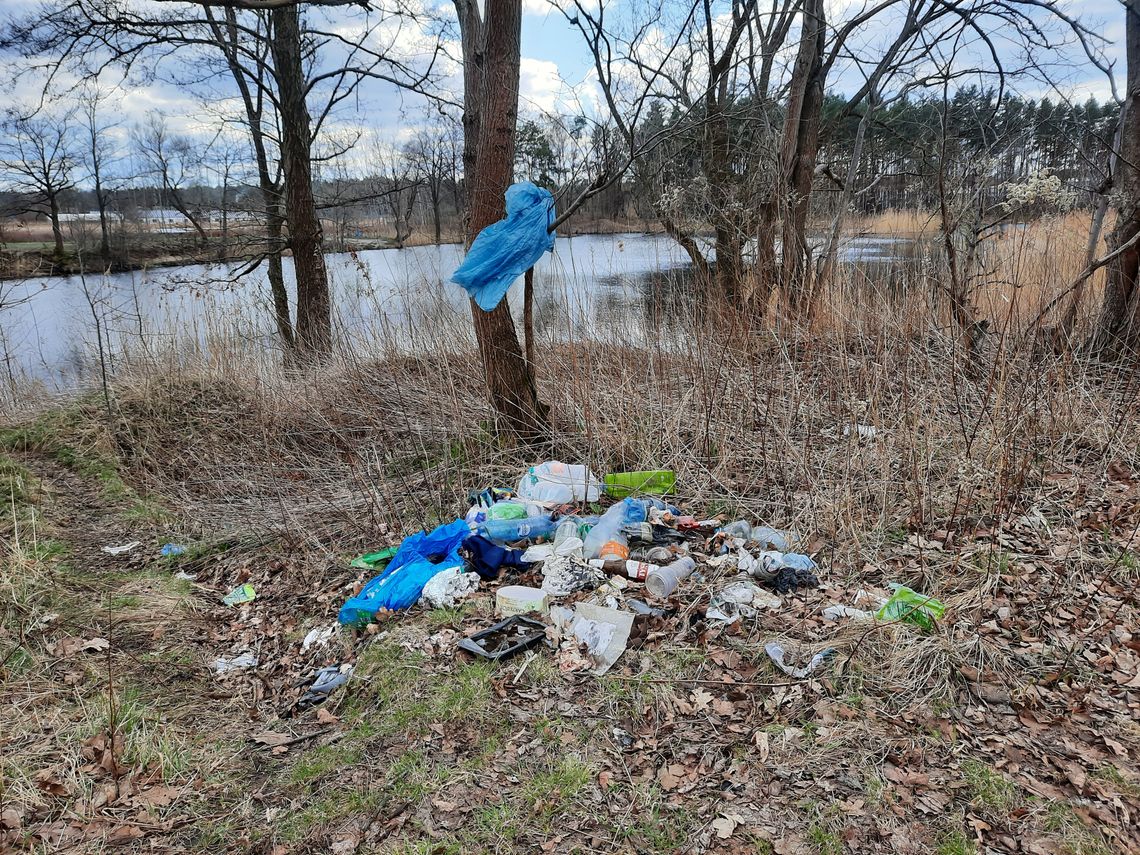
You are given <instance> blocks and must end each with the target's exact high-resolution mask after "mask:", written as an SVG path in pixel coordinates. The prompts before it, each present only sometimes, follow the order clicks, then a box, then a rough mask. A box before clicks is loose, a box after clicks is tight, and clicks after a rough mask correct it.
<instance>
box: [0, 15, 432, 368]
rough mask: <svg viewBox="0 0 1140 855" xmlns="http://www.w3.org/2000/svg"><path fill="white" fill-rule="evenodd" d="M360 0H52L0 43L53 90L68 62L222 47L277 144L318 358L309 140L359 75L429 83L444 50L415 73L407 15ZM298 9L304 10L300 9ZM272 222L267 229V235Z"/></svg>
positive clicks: (300, 322) (90, 63) (312, 355)
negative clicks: (325, 15) (324, 15)
mask: <svg viewBox="0 0 1140 855" xmlns="http://www.w3.org/2000/svg"><path fill="white" fill-rule="evenodd" d="M355 5H357V4H349V3H347V2H346V0H284V2H278V1H277V0H198V2H193V1H192V0H168V2H163V3H159V4H150V5H141V6H140V5H138V4H135V3H132V2H130V0H49V2H47V3H46V4H44V5H43V6H40V7H39V8H37V10H36V11H34V12H33V13H31V14H30V15H28V16H27V17H25V18H22V19H18V20H15V21H13V22H10V23H9V24H8V25H7V26H5V27H4V28H3V30H0V49H7V50H16V51H19V52H20V53H21V54H23V55H24V56H25V57H28V58H38V59H39V60H40V62H39V64H38V65H37V66H35V67H34V68H33V70H35V71H41V72H43V73H45V74H46V75H47V78H48V88H49V89H50V87H51V85H52V84H53V83H54V80H55V75H56V70H57V69H58V68H60V67H64V66H65V65H66V66H68V67H72V68H75V69H77V70H79V71H80V72H81V73H83V74H87V75H93V76H94V75H97V74H98V73H99V72H100V71H102V70H103V69H105V68H107V67H108V66H110V65H117V66H119V67H121V68H124V69H126V70H128V71H130V70H132V69H135V68H136V66H137V67H138V68H139V69H140V73H141V74H144V75H145V74H153V73H154V71H153V68H146V63H145V62H140V60H142V59H144V58H149V59H152V60H158V61H159V62H161V61H162V60H164V59H165V58H167V57H170V56H173V55H176V54H177V55H180V56H183V57H185V55H186V54H187V52H189V53H190V54H191V55H193V56H195V57H197V56H199V55H200V54H201V52H203V51H205V52H206V53H209V54H210V55H213V56H216V55H217V54H216V53H214V52H215V51H219V50H220V51H221V53H222V56H223V58H224V60H225V62H226V64H227V66H228V67H229V69H230V71H231V73H232V75H233V76H234V77H235V83H236V79H237V78H239V77H240V78H243V83H238V84H236V85H237V86H238V89H239V94H241V97H242V101H243V108H244V109H245V111H246V114H247V119H248V124H249V127H250V128H251V129H252V128H253V127H254V126H255V125H256V126H260V127H261V128H262V140H263V142H264V139H265V138H266V137H273V138H274V139H275V141H276V145H277V149H278V156H279V168H280V173H281V176H282V187H281V192H280V194H279V197H280V198H279V200H278V202H277V204H276V208H275V210H276V211H277V212H279V214H280V216H281V217H282V218H283V219H284V222H285V224H286V225H287V229H288V241H287V243H288V246H289V248H290V249H292V252H293V257H294V267H295V270H296V279H297V319H296V327H295V343H296V350H297V354H298V356H299V357H301V358H303V359H308V360H314V359H320V358H322V357H323V356H324V355H326V354H328V352H329V351H330V349H331V347H332V326H331V301H330V296H329V285H328V274H327V270H326V268H325V263H324V256H323V248H322V232H321V222H320V218H319V216H318V213H317V200H316V198H315V196H314V193H313V171H312V160H313V143H314V140H315V139H316V137H317V136H318V134H319V132H320V130H321V127H322V126H323V125H324V123H325V121H326V120H327V119H328V118H329V116H330V115H332V114H333V111H334V110H335V109H336V107H337V106H338V105H339V104H341V103H343V102H344V101H345V100H347V99H349V98H352V97H353V95H354V94H355V93H356V91H357V89H358V87H359V85H360V83H361V81H363V80H367V79H378V80H383V81H386V82H388V83H391V84H393V85H396V86H400V87H404V88H410V89H419V90H422V89H425V87H426V86H427V84H428V83H429V82H430V81H431V80H432V79H433V76H434V75H435V71H434V68H435V62H436V59H437V58H438V56H439V55H440V52H441V47H440V44H439V42H438V41H436V43H435V44H434V46H429V47H428V48H427V50H425V51H423V52H422V53H423V56H422V57H421V58H419V59H418V60H417V62H416V66H415V67H414V68H413V67H412V65H411V64H409V63H408V62H406V61H405V60H404V59H403V58H401V57H400V55H399V53H398V47H397V46H398V45H399V44H400V43H401V38H402V37H403V32H402V30H401V27H400V26H399V25H398V24H399V21H400V20H401V18H402V17H403V16H404V15H405V14H406V12H405V10H403V9H402V8H401V7H398V6H397V7H395V8H392V9H377V10H376V11H378V12H379V14H375V13H374V11H373V9H372V8H371V7H370V6H369V4H360V5H362V6H363V7H364V8H363V9H353V8H351V6H355ZM302 6H303V7H304V8H305V10H306V12H307V13H308V14H306V15H302V11H301V7H302ZM321 7H337V9H338V12H339V13H340V14H341V15H342V16H347V17H348V18H350V19H351V20H349V21H345V20H343V19H339V20H335V21H328V20H320V19H319V13H320V9H321ZM231 13H232V14H231ZM310 17H312V20H310ZM393 24H396V25H395V26H393ZM329 57H331V61H329V62H327V63H326V62H325V61H324V60H325V59H326V58H329ZM185 67H186V66H185V65H182V66H180V68H183V69H184V68H185ZM188 76H189V75H188ZM243 85H244V87H245V90H246V91H241V90H242V89H243ZM255 146H256V143H255ZM268 157H269V153H268V152H266V160H268ZM266 165H267V167H268V164H266ZM259 171H260V164H259ZM267 171H271V169H270V170H267ZM265 183H266V185H268V182H265ZM266 192H268V189H267V190H266ZM274 220H275V218H270V222H269V223H268V224H267V231H270V232H272V230H273V228H274ZM269 237H270V241H271V242H272V239H273V235H272V234H270V236H269ZM271 264H272V261H271ZM274 279H275V277H274V276H273V274H272V272H271V282H272V281H274ZM274 287H275V291H274V310H275V314H276V316H277V322H278V328H279V330H281V331H284V330H285V329H288V327H287V326H286V324H285V321H286V320H287V316H286V314H285V311H286V310H287V302H285V301H284V300H283V299H282V298H283V297H284V294H283V293H282V292H283V288H281V289H277V288H276V286H274Z"/></svg>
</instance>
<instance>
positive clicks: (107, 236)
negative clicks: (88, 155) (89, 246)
mask: <svg viewBox="0 0 1140 855" xmlns="http://www.w3.org/2000/svg"><path fill="white" fill-rule="evenodd" d="M94 178H95V205H96V207H98V209H99V258H100V259H102V261H103V265H104V266H106V265H107V264H108V262H110V260H111V223H110V221H109V220H108V219H107V194H106V193H104V192H103V181H102V178H101V177H100V175H99V167H98V165H96V166H95V175H94Z"/></svg>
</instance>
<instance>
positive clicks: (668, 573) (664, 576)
mask: <svg viewBox="0 0 1140 855" xmlns="http://www.w3.org/2000/svg"><path fill="white" fill-rule="evenodd" d="M696 567H697V562H696V561H694V560H693V559H692V558H689V557H688V556H685V557H684V558H678V559H677V560H676V561H674V562H673V563H672V564H666V565H665V566H664V567H662V568H660V569H659V570H656V571H654V572H652V573H650V574H649V576H648V577H647V578H646V580H645V588H646V590H647V591H649V593H650V594H652V595H653V596H654V597H656V598H657V599H659V600H663V599H665V598H666V597H668V596H669V595H670V594H672V593H673V592H674V591H675V590H677V586H678V585H680V584H681V580H682V579H685V578H688V576H689V574H691V573H692V572H693V570H695V569H696Z"/></svg>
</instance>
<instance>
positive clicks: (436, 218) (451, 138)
mask: <svg viewBox="0 0 1140 855" xmlns="http://www.w3.org/2000/svg"><path fill="white" fill-rule="evenodd" d="M458 154H459V143H458V127H457V126H456V124H455V122H453V121H450V120H449V119H448V118H447V117H446V116H444V117H441V118H440V119H439V120H437V121H435V122H433V123H432V124H431V125H429V126H428V128H427V129H425V130H423V131H420V132H419V133H418V134H416V136H415V138H414V139H412V141H411V142H409V143H408V144H407V145H405V146H404V157H405V158H406V159H407V160H408V161H409V162H410V163H411V164H412V165H413V167H414V169H415V172H416V174H417V175H419V176H420V179H421V180H422V182H423V186H424V189H425V190H426V191H427V197H428V202H429V203H430V205H431V216H432V226H433V230H434V232H433V233H434V237H435V242H436V243H437V244H439V243H440V242H441V240H442V220H443V214H442V206H443V188H444V184H445V182H447V181H449V180H452V181H453V180H454V179H455V172H456V166H457V164H456V160H457V156H458Z"/></svg>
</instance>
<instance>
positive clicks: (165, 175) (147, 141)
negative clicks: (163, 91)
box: [132, 113, 209, 247]
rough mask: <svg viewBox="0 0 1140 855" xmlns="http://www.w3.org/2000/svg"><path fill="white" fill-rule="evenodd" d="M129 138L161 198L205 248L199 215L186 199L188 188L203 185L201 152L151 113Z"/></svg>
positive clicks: (205, 238)
mask: <svg viewBox="0 0 1140 855" xmlns="http://www.w3.org/2000/svg"><path fill="white" fill-rule="evenodd" d="M132 136H133V138H134V142H135V147H136V148H137V149H138V152H139V155H140V156H141V157H142V161H143V163H144V164H145V165H146V169H147V172H148V174H150V175H152V176H153V177H154V178H155V179H156V180H157V181H158V182H159V183H160V185H161V186H162V190H163V195H164V198H165V199H166V200H167V201H169V203H170V204H171V205H173V206H174V209H175V210H176V211H178V213H180V214H181V215H182V216H183V217H185V218H186V221H187V222H188V223H190V225H191V226H192V227H193V229H194V231H195V232H196V233H197V241H198V245H199V246H201V247H205V246H206V245H207V244H208V243H209V237H208V236H207V234H206V229H205V227H204V226H203V225H202V215H201V212H200V211H198V210H195V207H196V206H194V205H192V204H191V203H190V199H189V193H190V192H191V187H192V186H194V185H195V184H196V185H197V186H201V185H202V168H203V162H202V154H201V151H200V150H199V148H198V147H197V146H196V145H195V144H194V143H193V142H192V141H191V140H190V139H189V138H188V137H184V136H178V135H174V134H171V133H170V128H169V127H168V126H167V124H166V118H165V117H164V116H162V115H161V114H159V113H151V114H150V115H149V116H148V117H147V118H146V120H145V121H144V122H143V123H142V124H140V125H138V126H136V127H135V128H134V130H133V132H132Z"/></svg>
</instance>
